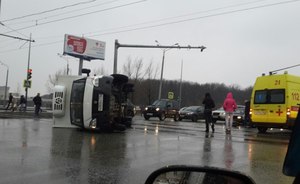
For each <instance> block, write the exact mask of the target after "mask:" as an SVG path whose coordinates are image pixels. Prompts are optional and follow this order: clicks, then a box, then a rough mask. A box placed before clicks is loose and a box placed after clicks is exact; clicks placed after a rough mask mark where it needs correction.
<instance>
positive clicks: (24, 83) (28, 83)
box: [23, 79, 31, 88]
mask: <svg viewBox="0 0 300 184" xmlns="http://www.w3.org/2000/svg"><path fill="white" fill-rule="evenodd" d="M23 87H24V88H31V80H26V79H25V80H24V81H23Z"/></svg>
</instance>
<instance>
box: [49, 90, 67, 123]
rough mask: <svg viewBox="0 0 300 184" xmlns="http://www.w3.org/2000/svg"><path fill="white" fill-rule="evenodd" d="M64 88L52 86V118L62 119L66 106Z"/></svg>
mask: <svg viewBox="0 0 300 184" xmlns="http://www.w3.org/2000/svg"><path fill="white" fill-rule="evenodd" d="M65 99H66V87H65V86H60V85H56V86H54V91H53V103H52V104H53V105H52V110H53V116H55V117H62V116H64V115H65V106H66V102H65V101H66V100H65Z"/></svg>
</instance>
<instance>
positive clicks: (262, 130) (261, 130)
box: [257, 127, 268, 134]
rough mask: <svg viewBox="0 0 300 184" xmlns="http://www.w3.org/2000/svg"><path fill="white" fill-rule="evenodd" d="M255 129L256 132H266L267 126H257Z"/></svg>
mask: <svg viewBox="0 0 300 184" xmlns="http://www.w3.org/2000/svg"><path fill="white" fill-rule="evenodd" d="M257 129H258V132H259V133H262V134H264V133H266V132H267V130H268V128H266V127H257Z"/></svg>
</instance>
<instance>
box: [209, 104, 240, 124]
mask: <svg viewBox="0 0 300 184" xmlns="http://www.w3.org/2000/svg"><path fill="white" fill-rule="evenodd" d="M212 116H213V121H214V122H216V121H225V111H224V109H223V107H220V108H219V109H217V110H214V111H212ZM244 119H245V106H244V105H237V108H236V109H235V111H234V112H233V125H234V126H237V125H240V124H242V123H243V121H244Z"/></svg>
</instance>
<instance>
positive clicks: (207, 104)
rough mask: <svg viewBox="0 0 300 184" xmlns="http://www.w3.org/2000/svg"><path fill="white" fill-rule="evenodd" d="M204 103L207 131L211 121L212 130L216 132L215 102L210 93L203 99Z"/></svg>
mask: <svg viewBox="0 0 300 184" xmlns="http://www.w3.org/2000/svg"><path fill="white" fill-rule="evenodd" d="M202 104H203V105H204V116H205V125H206V130H205V132H209V124H210V123H211V129H212V132H215V125H214V122H213V119H212V109H213V108H214V107H215V102H214V100H213V99H212V98H211V96H210V94H209V93H206V94H205V97H204V100H203V101H202Z"/></svg>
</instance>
